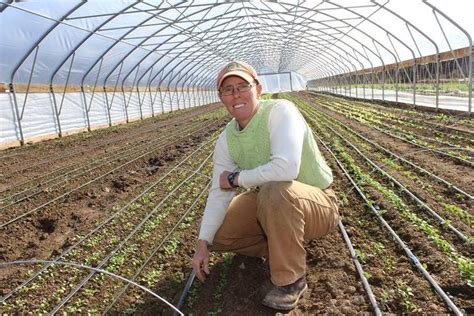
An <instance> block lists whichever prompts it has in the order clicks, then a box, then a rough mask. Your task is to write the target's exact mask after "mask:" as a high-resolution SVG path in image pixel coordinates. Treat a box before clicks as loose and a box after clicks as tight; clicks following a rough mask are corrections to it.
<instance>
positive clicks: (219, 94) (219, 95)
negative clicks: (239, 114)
mask: <svg viewBox="0 0 474 316" xmlns="http://www.w3.org/2000/svg"><path fill="white" fill-rule="evenodd" d="M217 96H218V97H219V100H221V102H222V103H224V100H222V96H221V93H220V92H219V91H218V92H217Z"/></svg>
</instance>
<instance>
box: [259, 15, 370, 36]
mask: <svg viewBox="0 0 474 316" xmlns="http://www.w3.org/2000/svg"><path fill="white" fill-rule="evenodd" d="M257 9H258V8H257ZM259 10H260V11H262V10H261V9H259ZM271 13H272V14H275V13H274V12H271ZM280 14H281V13H280ZM255 16H259V15H255ZM285 22H288V21H285ZM311 22H312V23H314V22H318V23H319V21H313V20H311ZM344 43H345V42H344ZM345 44H346V43H345ZM360 44H361V43H360ZM346 45H348V44H346Z"/></svg>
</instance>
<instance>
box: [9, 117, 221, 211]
mask: <svg viewBox="0 0 474 316" xmlns="http://www.w3.org/2000/svg"><path fill="white" fill-rule="evenodd" d="M213 123H214V122H212V123H211V124H213ZM211 124H208V125H206V126H204V127H200V128H198V129H197V130H192V127H191V128H188V130H187V131H186V132H189V133H188V134H185V135H190V134H191V132H197V131H199V130H201V129H204V128H207V127H208V126H209V125H211ZM196 125H198V124H196ZM193 127H194V126H193ZM181 133H182V131H181ZM173 136H175V135H171V136H167V137H164V138H163V139H158V140H155V141H153V142H152V143H151V144H147V143H145V144H138V145H137V146H132V147H131V148H128V149H126V150H125V151H123V152H120V153H115V154H113V155H110V156H108V157H101V158H98V159H96V160H95V161H90V162H86V163H84V164H83V165H79V166H78V167H76V168H74V169H72V170H70V171H68V172H66V173H63V174H60V175H58V176H56V177H54V178H51V179H49V180H47V181H45V182H43V183H39V184H34V186H33V187H31V188H27V189H25V190H23V191H20V192H17V193H14V194H12V195H10V196H8V197H6V198H2V199H0V204H1V203H3V201H6V200H9V199H12V198H14V197H16V196H18V195H20V194H24V193H25V192H28V191H30V190H31V191H34V190H36V192H33V193H31V194H29V195H26V196H23V197H20V198H19V199H18V200H16V201H13V202H11V203H10V204H8V205H5V206H2V207H0V210H3V209H6V208H8V207H10V206H12V205H15V204H17V203H19V202H21V201H23V200H27V199H29V198H31V197H34V196H36V195H38V194H40V193H42V192H44V191H45V189H47V188H53V187H55V186H58V185H60V184H62V183H64V182H67V181H70V180H72V179H74V178H76V177H79V176H81V175H84V174H86V173H88V172H90V171H92V170H95V169H97V168H100V167H103V166H106V165H108V164H110V163H111V162H114V161H116V160H117V161H120V159H122V158H125V157H126V156H127V155H128V154H129V153H130V152H131V155H134V154H136V153H137V151H139V150H142V149H143V148H144V149H145V150H146V149H147V148H145V147H147V146H149V147H148V148H150V147H153V146H155V148H154V149H152V150H151V151H146V152H145V155H146V154H149V153H151V152H153V151H156V150H159V149H161V148H163V147H164V146H169V145H170V144H172V143H174V142H176V141H178V140H179V138H178V139H174V141H172V142H171V143H166V141H169V140H170V139H172V138H173ZM157 146H159V147H157ZM140 157H142V156H140ZM140 157H139V158H140ZM139 158H137V159H139ZM131 161H135V160H131ZM93 163H98V165H96V166H92V167H90V165H91V164H93ZM121 166H125V165H121ZM67 167H69V166H67ZM67 167H64V168H60V169H59V170H62V169H67ZM86 167H90V168H88V169H87V170H84V171H83V172H81V173H78V174H75V175H73V176H72V177H71V178H69V177H65V176H67V175H69V174H71V173H73V172H75V171H78V170H79V171H80V170H81V169H83V168H86ZM57 171H58V170H55V171H53V172H51V173H49V174H47V175H45V176H43V177H42V178H45V177H47V176H49V175H51V174H53V173H55V172H57ZM62 177H65V179H64V180H62V181H60V182H57V183H54V184H53V185H51V186H49V187H47V188H43V185H45V184H48V183H50V182H52V181H54V180H56V179H61V178H62ZM37 180H38V179H35V180H32V181H28V182H33V181H37ZM17 187H18V186H17Z"/></svg>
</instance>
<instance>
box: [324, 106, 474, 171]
mask: <svg viewBox="0 0 474 316" xmlns="http://www.w3.org/2000/svg"><path fill="white" fill-rule="evenodd" d="M321 106H323V107H325V108H326V109H328V110H330V111H332V112H336V113H337V111H336V110H334V109H332V108H330V107H328V106H327V105H321ZM342 115H344V114H342ZM344 116H345V115H344ZM370 127H371V128H373V129H375V130H377V131H379V132H380V133H384V134H385V135H388V136H390V137H393V138H396V139H398V140H401V141H403V142H405V143H408V144H410V145H413V146H416V147H420V148H423V149H425V150H427V151H431V152H434V153H437V154H439V155H442V156H446V157H449V158H451V159H454V160H457V161H459V162H460V163H462V164H465V165H468V166H470V167H474V163H473V162H471V161H467V160H464V159H461V158H459V157H457V156H454V155H451V154H449V153H446V152H444V151H440V150H437V149H434V148H429V147H426V146H423V145H420V144H417V143H415V142H412V141H409V140H407V139H405V138H403V137H400V136H398V135H394V134H392V133H389V132H387V131H383V130H381V129H380V128H378V127H375V126H373V125H371V126H370ZM449 149H450V150H456V149H459V148H451V147H450V148H449Z"/></svg>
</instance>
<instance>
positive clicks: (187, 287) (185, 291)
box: [173, 271, 196, 316]
mask: <svg viewBox="0 0 474 316" xmlns="http://www.w3.org/2000/svg"><path fill="white" fill-rule="evenodd" d="M195 278H196V274H195V273H194V271H192V272H191V274H190V275H189V277H188V281H186V285H185V286H184V289H183V292H182V293H181V296H180V297H179V301H178V304H176V308H177V309H178V310H181V308H182V307H183V305H184V302H185V300H186V296H188V293H189V290H190V289H191V286H192V285H193V282H194V279H195ZM177 315H178V314H177V313H176V312H174V313H173V316H177Z"/></svg>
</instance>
